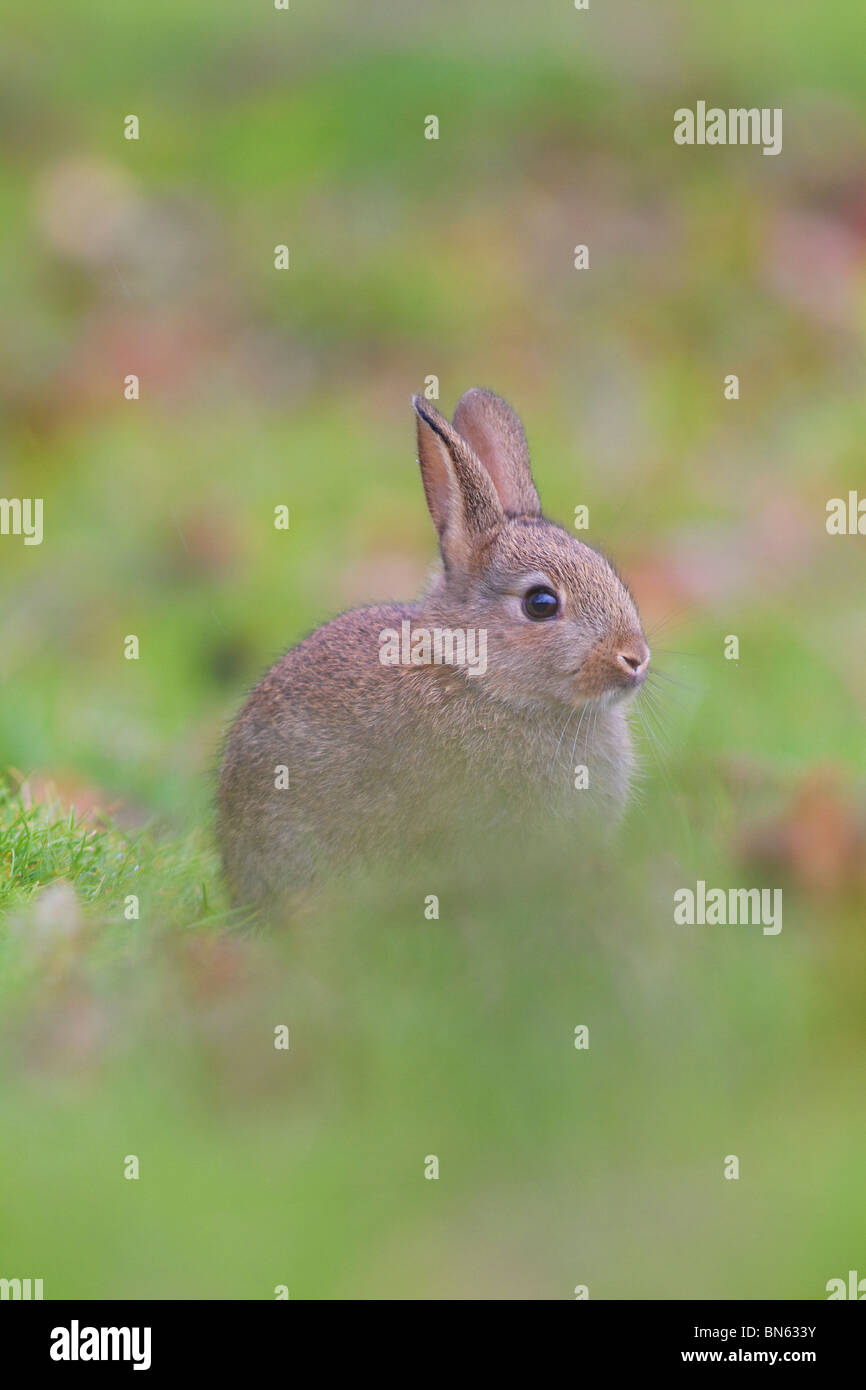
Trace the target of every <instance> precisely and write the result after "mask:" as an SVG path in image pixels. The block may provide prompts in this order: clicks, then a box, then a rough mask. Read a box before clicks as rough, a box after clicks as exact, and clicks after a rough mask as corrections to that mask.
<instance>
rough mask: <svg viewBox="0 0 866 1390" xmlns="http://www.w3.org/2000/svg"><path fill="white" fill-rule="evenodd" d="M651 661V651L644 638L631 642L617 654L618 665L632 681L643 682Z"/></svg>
mask: <svg viewBox="0 0 866 1390" xmlns="http://www.w3.org/2000/svg"><path fill="white" fill-rule="evenodd" d="M649 661H650V649H649V647H648V646H647V644H646V642H644V640H643V638H639V639H637V640H636V641H633V642H629V643H628V644H627V645H626V646H624V647H622V648H621V649H620V650H619V651H618V652H617V654H616V664H617V666H618V667H619V668H620V670H621V671H623V672H624V673H625V675H627V676H628V677H629V679H630V680H633V681H639V680H643V678H644V676H645V675H646V670H647V667H648V666H649Z"/></svg>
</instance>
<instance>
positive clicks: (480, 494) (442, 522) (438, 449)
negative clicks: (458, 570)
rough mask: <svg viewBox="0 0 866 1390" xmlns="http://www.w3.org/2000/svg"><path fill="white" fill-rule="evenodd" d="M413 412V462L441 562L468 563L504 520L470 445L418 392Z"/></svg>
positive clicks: (488, 480) (449, 563) (491, 485)
mask: <svg viewBox="0 0 866 1390" xmlns="http://www.w3.org/2000/svg"><path fill="white" fill-rule="evenodd" d="M412 404H413V406H414V407H415V413H416V415H417V416H418V464H419V466H420V468H421V480H422V482H423V484H424V493H425V496H426V498H427V506H428V507H429V508H430V515H431V516H432V518H433V524H434V526H435V527H436V531H437V533H438V536H439V548H440V549H441V551H442V559H443V560H444V561H445V564H446V566H448V565H451V564H460V565H464V566H465V565H468V564H469V563H471V560H472V555H473V551H475V550H477V542H478V539H479V538H480V537H481V536H483V535H485V534H486V533H488V532H489V531H491V530H493V528H494V527H496V526H499V525H500V524H501V523H502V522H503V521H504V519H505V517H504V513H503V510H502V507H501V506H500V503H499V498H498V496H497V494H496V489H495V487H494V486H493V483H492V482H491V479H490V475H489V474H488V473H487V471H486V469H484V468H483V467H482V465H481V463H480V461H479V460H478V459H477V458H476V456H475V454H474V452H473V450H472V448H471V446H470V445H469V444H468V443H467V441H466V440H465V439H464V438H463V436H462V435H461V434H458V433H457V431H456V430H455V429H454V428H453V427H452V426H451V425H450V424H449V423H448V421H447V420H446V419H445V418H444V416H442V415H440V414H439V411H438V410H435V409H434V408H433V406H432V405H431V404H430V402H429V401H426V400H424V398H423V397H422V396H413V397H412Z"/></svg>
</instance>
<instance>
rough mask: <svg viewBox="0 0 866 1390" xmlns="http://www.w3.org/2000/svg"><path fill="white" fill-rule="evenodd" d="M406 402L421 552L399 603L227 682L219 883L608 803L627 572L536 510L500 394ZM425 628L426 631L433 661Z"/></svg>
mask: <svg viewBox="0 0 866 1390" xmlns="http://www.w3.org/2000/svg"><path fill="white" fill-rule="evenodd" d="M412 405H413V406H414V409H415V413H416V417H417V432H418V464H419V467H420V470H421V480H422V483H423V487H424V493H425V496H426V500H427V506H428V508H429V511H430V515H431V517H432V520H433V524H434V526H435V528H436V533H437V536H438V540H439V551H440V555H441V564H439V565H438V566H437V569H436V572H435V574H434V576H433V578H432V580H431V582H430V583H429V584H428V587H427V591H426V592H425V593H424V595H423V596H422V597H421V598H420V599H418V600H417V601H416V602H414V603H389V604H384V605H381V606H377V607H372V608H361V609H356V610H353V611H351V612H347V613H343V614H341V615H340V616H339V617H336V618H334V619H333V620H332V621H330V622H328V623H325V624H324V626H322V627H320V628H318V629H317V630H316V631H315V632H313V633H312V634H311V635H310V636H308V637H306V638H305V639H304V640H303V641H301V642H299V643H298V645H297V646H295V647H292V648H291V649H290V650H289V651H288V652H286V654H285V655H284V656H283V657H282V658H281V659H280V660H279V661H278V662H277V663H276V665H275V666H273V667H272V669H271V670H270V671H269V672H268V674H267V675H266V676H265V677H264V679H263V680H261V681H260V682H259V684H258V685H257V686H256V687H255V689H254V690H253V691H252V694H251V695H250V696H249V698H248V699H247V702H246V704H245V705H244V706H243V708H242V710H241V712H240V714H239V715H238V717H237V719H236V721H235V723H234V725H233V727H232V728H231V730H230V732H229V734H228V738H227V741H226V745H225V751H224V757H223V762H222V767H221V772H220V780H219V790H218V814H217V822H218V838H219V841H220V846H221V851H222V858H223V865H224V871H225V876H226V878H227V881H228V885H229V889H230V891H231V893H232V896H233V897H234V899H235V900H237V901H240V902H249V903H252V904H257V905H261V904H264V903H265V902H267V901H268V900H271V901H273V900H279V899H282V900H289V899H290V897H291V895H292V894H293V893H295V892H299V891H301V892H303V891H306V890H307V889H308V888H309V886H310V885H314V884H315V883H316V882H319V881H321V880H322V878H323V876H324V877H327V876H329V875H331V874H333V873H335V872H337V871H339V870H340V869H342V868H344V867H347V866H349V865H351V864H352V863H355V862H358V861H364V860H368V861H375V860H376V859H377V858H380V857H381V856H383V855H387V856H393V857H395V858H399V856H400V855H401V854H409V853H411V852H412V851H413V850H415V849H416V848H418V847H419V846H421V845H424V844H425V843H428V842H431V839H432V842H435V841H436V837H437V836H439V837H443V842H445V841H447V840H448V839H449V837H450V842H451V843H452V845H457V844H463V843H465V836H466V835H470V834H474V833H477V832H478V831H479V830H480V829H481V828H482V826H483V827H486V828H487V830H488V833H491V834H493V835H494V836H496V835H498V834H499V833H500V831H502V833H504V832H505V828H506V827H510V828H511V829H516V830H517V832H518V833H520V832H521V827H523V828H525V827H527V826H529V825H530V824H531V825H533V826H535V825H538V823H539V818H541V822H542V823H544V821H545V819H547V818H561V817H574V818H580V817H581V816H583V817H584V818H586V817H588V818H589V820H590V821H596V822H598V821H603V822H605V823H608V822H612V821H614V820H616V819H617V818H618V817H619V816H620V815H621V813H622V810H623V809H624V805H625V802H626V799H627V795H628V790H629V785H630V782H631V780H632V773H633V765H634V764H633V753H632V747H631V740H630V734H629V728H628V723H627V718H626V697H628V696H631V695H633V694H634V693H635V692H636V691H638V690H639V688H640V686H641V684H642V683H643V681H644V679H645V677H646V673H647V669H648V666H649V661H650V652H649V648H648V646H647V643H646V639H645V637H644V633H643V629H642V627H641V622H640V618H639V617H638V613H637V609H636V607H635V603H634V601H633V599H632V597H631V594H630V593H629V590H628V589H627V588H626V586H625V584H624V583H623V581H622V580H621V579H620V578H619V576H618V575H617V573H616V571H615V570H614V569H613V568H612V566H611V565H610V564H609V563H608V561H607V560H606V559H605V558H604V557H603V556H602V555H600V554H599V553H598V552H597V551H595V550H593V549H591V548H590V547H589V546H588V545H585V544H584V543H583V542H582V541H580V540H578V539H577V537H576V536H575V535H573V534H572V533H570V532H569V531H566V530H565V529H564V528H563V527H561V526H559V525H557V524H556V523H554V522H551V521H548V520H547V519H546V518H545V517H544V516H543V515H542V511H541V504H540V502H539V499H538V493H537V492H536V489H535V484H534V483H533V479H532V474H531V471H530V466H529V453H528V448H527V444H526V438H525V435H524V432H523V427H522V425H521V423H520V421H519V419H518V417H517V415H516V414H515V413H514V411H513V410H512V409H511V407H510V406H508V405H507V404H506V403H505V402H504V401H503V400H501V399H499V397H497V396H495V395H493V394H492V392H490V391H486V390H480V389H473V390H470V391H467V392H466V394H465V395H464V396H463V397H462V399H461V400H460V402H459V404H458V406H457V409H456V411H455V414H454V421H453V424H449V422H448V420H447V419H445V418H444V416H443V415H441V414H440V413H439V412H438V410H436V409H435V408H434V407H433V406H432V405H431V404H430V403H429V401H427V400H426V399H423V398H422V397H420V396H415V397H413V399H412ZM425 633H426V634H433V637H434V638H435V635H436V634H437V633H439V634H445V635H444V636H443V638H442V641H441V643H440V646H439V648H438V654H439V656H440V657H441V660H436V659H435V658H436V655H437V648H436V646H435V642H434V643H433V644H432V646H431V643H430V642H427V644H426V646H425V636H424V634H425ZM455 633H456V634H458V639H457V640H455V641H454V642H452V643H451V646H450V647H449V645H448V634H450V635H451V637H452V638H453V637H454V634H455ZM461 633H462V634H465V635H466V642H465V652H463V651H461V649H460V642H459V634H461ZM419 634H420V636H419ZM473 634H474V638H473V636H472V635H473ZM413 645H414V650H415V656H414V657H413ZM483 645H484V646H485V660H484V661H482V660H481V659H480V653H481V650H482V646H483ZM471 657H474V662H473V661H471V660H470V658H471ZM461 658H462V659H463V660H462V664H461ZM416 661H417V664H416ZM579 766H583V767H585V768H586V774H585V775H584V781H586V779H587V778H588V784H587V785H585V786H584V785H583V784H582V783H581V780H580V775H578V776H575V769H576V767H579ZM280 768H283V769H286V771H285V772H282V773H281V772H280V771H279V769H280ZM286 782H287V783H288V785H285V783H286Z"/></svg>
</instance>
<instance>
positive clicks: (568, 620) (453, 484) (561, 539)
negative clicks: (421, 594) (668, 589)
mask: <svg viewBox="0 0 866 1390" xmlns="http://www.w3.org/2000/svg"><path fill="white" fill-rule="evenodd" d="M413 405H414V407H415V410H416V413H417V416H418V462H419V465H420V468H421V477H422V480H423V483H424V492H425V494H426V497H427V504H428V506H429V508H430V514H431V516H432V518H433V522H434V524H435V526H436V531H437V534H438V536H439V548H440V551H441V555H442V563H443V570H442V574H441V576H440V577H439V578H438V580H437V581H436V583H435V585H434V587H433V588H432V590H431V592H430V594H429V596H428V599H427V601H426V603H425V605H424V610H425V614H426V615H427V616H428V619H429V618H430V617H431V616H432V620H433V621H435V622H436V623H437V624H438V625H439V626H442V627H447V628H453V629H458V628H464V629H465V628H473V629H475V630H476V632H480V631H484V632H486V643H487V660H486V669H485V671H484V673H483V674H478V673H476V674H478V679H477V682H476V681H473V682H472V684H477V685H478V686H480V687H481V688H483V690H484V691H485V693H487V694H488V695H490V696H492V697H494V698H496V699H498V700H502V701H505V702H506V703H509V704H512V705H521V706H545V705H547V706H551V705H559V706H562V705H575V704H577V705H581V704H586V703H589V702H597V703H598V704H600V705H603V704H608V703H611V702H613V701H615V700H617V699H620V698H621V697H623V696H625V695H629V694H631V693H633V692H634V691H636V690H637V689H638V688H639V687H640V685H641V684H642V682H643V680H644V676H645V675H646V671H647V667H648V665H649V657H650V653H649V648H648V647H647V644H646V640H645V638H644V635H643V630H642V628H641V623H640V618H639V617H638V614H637V609H636V608H635V605H634V602H633V600H632V598H631V595H630V594H629V591H628V589H627V588H626V586H625V584H624V583H623V582H622V580H621V579H620V578H619V576H618V575H617V574H616V572H615V571H614V570H613V569H612V567H611V566H610V564H609V563H608V562H607V560H605V559H604V557H603V556H601V555H599V554H598V552H597V551H595V550H592V549H591V548H590V547H589V546H588V545H584V544H583V543H582V542H581V541H579V540H578V539H577V538H576V536H573V535H571V534H570V533H569V532H568V531H566V530H565V529H564V528H563V527H561V526H558V525H556V524H555V523H554V522H551V521H548V520H546V518H545V517H544V516H542V512H541V504H540V503H539V500H538V494H537V492H536V490H535V485H534V483H533V481H532V474H531V472H530V467H529V453H528V449H527V445H526V438H525V436H524V433H523V429H522V426H521V424H520V421H519V420H518V418H517V416H516V415H515V413H514V411H513V410H512V409H511V408H510V406H508V405H506V404H505V402H504V401H502V400H500V399H499V398H498V397H497V396H494V395H493V394H492V393H491V392H489V391H481V390H472V391H467V393H466V395H465V396H463V398H462V399H461V401H460V403H459V405H458V406H457V410H456V412H455V415H454V423H453V425H452V424H449V422H448V421H447V420H446V419H444V417H443V416H442V415H440V414H439V412H438V411H437V410H435V409H433V407H432V406H431V405H430V403H429V402H428V401H426V400H424V399H423V398H422V397H419V396H416V397H414V399H413ZM479 693H480V691H479Z"/></svg>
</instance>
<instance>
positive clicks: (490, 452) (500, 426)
mask: <svg viewBox="0 0 866 1390" xmlns="http://www.w3.org/2000/svg"><path fill="white" fill-rule="evenodd" d="M454 428H455V429H456V431H457V433H458V434H461V435H462V436H463V438H464V439H465V440H467V441H468V443H469V444H471V446H472V448H473V449H474V450H475V453H476V454H477V455H478V457H479V458H480V460H481V462H482V463H483V464H484V467H485V468H486V469H487V472H488V473H489V474H490V476H491V478H492V479H493V485H494V487H495V488H496V491H497V493H498V495H499V501H500V502H501V504H502V509H503V511H504V512H505V514H506V516H541V503H540V502H539V500H538V493H537V492H536V491H535V484H534V483H533V481H532V473H531V472H530V469H529V448H528V446H527V443H526V435H525V434H524V433H523V426H522V425H521V423H520V421H519V420H518V418H517V416H516V415H515V413H514V411H513V410H512V409H511V406H510V405H506V403H505V401H502V400H500V399H499V397H498V396H494V394H493V392H492V391H481V390H479V389H478V388H477V387H475V388H474V389H473V390H471V391H467V392H466V395H465V396H462V397H461V399H460V401H459V402H458V405H457V409H456V410H455V412H454Z"/></svg>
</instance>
